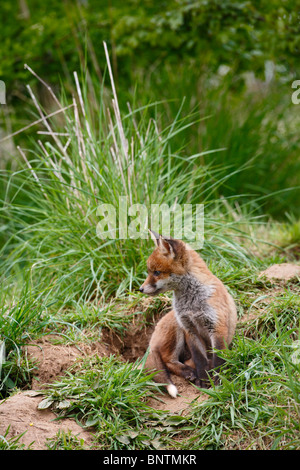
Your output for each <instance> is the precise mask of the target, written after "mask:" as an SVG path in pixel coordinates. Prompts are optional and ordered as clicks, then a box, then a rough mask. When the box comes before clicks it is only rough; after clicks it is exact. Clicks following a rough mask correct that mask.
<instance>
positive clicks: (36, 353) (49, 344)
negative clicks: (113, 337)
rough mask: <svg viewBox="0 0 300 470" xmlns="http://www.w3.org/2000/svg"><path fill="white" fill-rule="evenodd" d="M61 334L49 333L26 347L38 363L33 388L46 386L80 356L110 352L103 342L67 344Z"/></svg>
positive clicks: (29, 355) (27, 351) (32, 358)
mask: <svg viewBox="0 0 300 470" xmlns="http://www.w3.org/2000/svg"><path fill="white" fill-rule="evenodd" d="M60 342H61V337H60V336H59V335H47V336H44V337H42V338H40V339H39V340H37V341H34V342H32V343H31V344H30V345H28V346H27V347H26V354H27V357H28V358H29V359H30V360H31V361H32V362H33V363H35V364H36V370H35V372H34V378H33V380H32V383H31V388H32V389H33V390H39V389H41V388H45V387H46V386H47V384H49V383H51V382H53V380H56V379H57V378H58V377H60V376H61V375H63V374H64V371H65V370H66V369H67V368H68V367H70V366H71V365H72V364H73V363H74V362H75V361H76V360H77V359H78V358H79V357H83V356H85V355H91V354H95V353H98V354H99V355H101V356H102V355H106V354H109V352H110V351H109V348H108V346H106V345H105V344H102V343H93V344H83V343H80V344H78V345H76V346H75V345H66V344H60Z"/></svg>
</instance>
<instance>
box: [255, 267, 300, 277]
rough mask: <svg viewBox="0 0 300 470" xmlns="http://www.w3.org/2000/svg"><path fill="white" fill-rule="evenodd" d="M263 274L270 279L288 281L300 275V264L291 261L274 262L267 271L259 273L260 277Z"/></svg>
mask: <svg viewBox="0 0 300 470" xmlns="http://www.w3.org/2000/svg"><path fill="white" fill-rule="evenodd" d="M262 276H266V278H267V279H269V280H271V279H277V280H280V281H288V280H290V279H293V278H294V277H296V276H300V266H298V265H297V264H291V263H282V264H273V265H272V266H270V267H269V268H267V269H266V270H265V271H262V272H261V273H259V277H262Z"/></svg>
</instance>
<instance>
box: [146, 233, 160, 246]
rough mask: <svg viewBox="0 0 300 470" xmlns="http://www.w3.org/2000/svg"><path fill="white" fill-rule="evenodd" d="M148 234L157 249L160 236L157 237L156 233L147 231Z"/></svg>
mask: <svg viewBox="0 0 300 470" xmlns="http://www.w3.org/2000/svg"><path fill="white" fill-rule="evenodd" d="M149 233H150V235H151V238H152V240H153V241H154V243H155V246H157V247H158V245H159V237H160V235H159V234H158V233H156V232H154V231H153V230H150V229H149Z"/></svg>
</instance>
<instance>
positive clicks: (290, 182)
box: [0, 0, 300, 449]
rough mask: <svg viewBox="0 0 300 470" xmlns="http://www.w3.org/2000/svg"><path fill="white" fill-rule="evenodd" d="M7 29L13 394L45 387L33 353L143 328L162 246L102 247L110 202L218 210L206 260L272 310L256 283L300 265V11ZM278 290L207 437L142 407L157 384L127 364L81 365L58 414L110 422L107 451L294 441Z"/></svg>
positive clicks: (3, 128)
mask: <svg viewBox="0 0 300 470" xmlns="http://www.w3.org/2000/svg"><path fill="white" fill-rule="evenodd" d="M0 16H1V25H2V27H1V30H0V40H1V49H0V79H1V80H3V81H4V82H5V84H6V99H7V104H6V105H0V178H1V179H0V223H1V225H0V283H1V284H0V315H1V318H0V374H1V375H0V378H1V390H0V393H1V395H2V396H3V397H5V396H7V395H9V394H10V393H11V392H13V391H14V390H16V387H24V386H25V387H26V386H28V384H30V380H31V377H32V373H33V369H34V368H33V367H32V366H31V365H30V364H28V362H27V361H26V358H25V357H24V346H25V345H26V344H28V341H29V340H32V339H34V338H37V337H39V336H40V335H43V334H47V333H49V332H57V333H59V334H61V335H62V337H66V338H68V340H70V338H71V340H72V341H74V342H76V341H78V338H80V339H82V337H83V336H85V335H86V331H87V330H89V329H90V330H91V331H93V333H94V331H95V328H96V329H97V328H100V329H101V328H109V329H111V330H114V331H118V333H119V334H126V329H127V327H128V325H129V324H130V322H131V321H132V319H133V317H134V315H131V314H128V311H131V310H130V309H131V307H132V305H139V302H140V300H141V298H140V294H139V293H137V287H138V286H139V284H140V282H141V280H142V279H143V277H144V275H145V261H146V258H147V256H148V254H149V252H150V249H151V248H150V247H149V242H148V241H147V240H143V241H140V240H138V241H135V240H132V239H128V240H104V241H103V240H100V239H99V237H98V236H97V233H96V225H97V222H98V221H99V217H98V216H97V208H98V206H99V204H100V203H102V202H104V203H111V204H113V205H114V206H115V207H116V208H118V205H119V197H120V196H123V197H124V196H126V197H127V199H128V201H129V202H130V203H140V202H142V203H145V204H147V205H150V204H151V203H156V204H161V203H163V202H164V203H167V204H168V205H169V206H171V205H173V204H174V203H175V202H178V203H181V204H184V203H193V204H196V203H204V204H205V244H204V247H203V250H202V255H203V257H204V258H205V260H206V261H207V262H208V264H209V267H210V268H211V269H212V270H213V272H214V273H215V274H216V275H217V276H219V277H220V278H221V279H222V280H223V281H224V282H225V283H226V284H227V285H228V287H229V289H230V290H231V292H232V293H233V295H234V297H235V300H236V302H237V305H238V308H239V316H240V317H242V316H243V314H245V313H250V312H252V311H253V305H255V304H256V302H259V301H261V298H265V297H264V296H266V297H267V296H269V295H270V296H271V298H273V291H272V290H270V285H269V284H268V283H264V282H263V281H261V280H260V279H258V277H257V276H258V273H259V271H260V270H261V269H263V268H265V267H267V266H268V265H269V264H272V263H274V262H283V261H287V260H292V261H293V262H298V259H299V240H300V224H299V215H300V213H299V175H300V172H299V166H300V158H299V143H298V142H299V139H298V134H299V124H300V122H299V121H300V119H299V108H298V106H297V105H295V104H293V103H292V101H291V96H292V92H293V91H294V90H293V89H292V87H291V85H292V82H293V80H295V79H297V78H298V79H299V73H300V72H299V70H298V64H297V58H298V57H299V52H300V50H299V49H300V29H299V28H300V26H299V21H300V20H299V11H298V10H297V8H296V7H295V3H294V2H290V1H286V2H284V3H283V2H279V1H278V2H277V1H276V0H273V1H259V2H258V1H257V2H256V1H245V2H236V1H227V0H226V1H221V0H213V1H204V0H199V1H188V0H184V1H173V0H172V1H166V2H159V4H158V3H157V2H153V1H150V0H146V1H144V2H139V1H137V0H131V1H113V2H102V1H91V0H88V1H86V2H83V1H79V0H78V1H77V2H71V1H63V2H61V1H56V0H55V1H51V2H39V1H36V0H20V1H19V2H15V3H14V2H9V1H5V0H4V1H2V3H1V12H0ZM103 41H105V43H106V44H107V48H108V54H109V57H110V63H111V69H112V70H111V71H112V75H113V79H112V75H111V73H110V70H109V69H108V56H107V55H106V54H105V48H104V46H103ZM24 64H27V65H26V67H24ZM74 72H75V73H74ZM114 87H115V89H116V93H115V92H114ZM112 99H113V100H114V102H112ZM51 113H53V115H52V117H48V118H47V119H46V118H45V116H48V115H49V114H51ZM36 121H38V122H37V123H36ZM34 123H36V124H34ZM277 294H278V295H275V297H274V299H273V303H271V304H270V303H267V302H266V304H265V305H264V306H263V308H262V312H261V311H260V313H262V314H261V315H260V316H259V319H255V321H254V322H253V324H252V323H251V324H250V326H249V324H247V325H246V326H243V325H242V326H241V327H240V330H239V331H238V334H237V337H236V340H235V343H234V346H233V349H232V351H230V352H227V363H228V368H227V369H226V370H225V371H224V375H223V381H222V386H221V387H220V388H213V389H212V391H211V399H210V400H208V401H207V402H206V404H205V405H203V406H202V405H201V406H199V405H195V407H194V409H193V410H192V411H191V414H190V415H189V420H190V424H188V422H187V421H185V420H184V418H182V417H178V416H173V417H171V418H170V417H167V418H166V416H163V417H162V416H158V415H155V416H154V415H151V412H150V411H149V409H148V408H147V406H146V405H145V403H143V404H142V405H141V407H140V408H139V403H137V400H136V390H137V388H139V387H140V388H142V390H148V391H149V393H151V391H152V390H153V384H149V383H148V380H146V379H145V377H144V376H143V374H142V373H140V372H137V370H136V369H135V367H134V366H132V365H128V364H125V365H124V363H119V362H118V360H117V359H115V358H110V359H107V360H106V359H105V358H104V359H101V358H100V359H99V358H98V359H99V361H98V359H95V358H93V359H91V361H95V360H96V362H97V361H98V362H97V364H98V365H97V368H98V370H99V371H101V374H100V375H99V374H98V375H97V374H96V375H93V374H92V373H91V372H90V369H91V367H90V365H89V364H88V363H87V362H86V363H83V364H82V368H81V369H80V370H79V371H78V370H75V371H71V372H70V373H69V375H68V376H66V377H65V378H64V379H63V380H62V381H61V382H59V383H58V384H56V385H55V386H54V387H53V389H51V390H49V391H48V394H49V395H50V402H51V403H52V404H53V403H56V402H59V401H60V400H61V401H62V400H65V401H66V403H69V405H70V406H66V414H69V415H71V416H73V417H74V416H75V417H76V418H77V419H78V420H83V421H84V419H87V420H89V421H88V422H90V421H93V423H94V425H95V427H96V430H97V432H98V433H99V435H98V445H99V443H101V445H102V447H103V448H109V447H112V446H114V447H116V448H141V449H142V448H155V447H156V446H160V445H164V446H168V445H169V446H171V447H174V446H175V447H176V446H180V445H182V446H183V447H185V448H224V447H225V448H230V447H231V446H233V447H237V448H239V446H240V447H243V448H245V447H247V446H249V447H250V448H253V447H255V446H257V447H258V448H271V447H273V448H297V446H299V422H298V421H297V418H299V383H298V381H297V380H298V378H299V364H298V365H297V364H294V363H293V361H291V359H290V354H289V353H290V352H291V351H293V350H294V348H295V347H296V346H295V345H297V344H298V343H297V338H298V330H297V328H298V314H299V302H298V294H299V282H298V281H297V280H296V281H295V282H294V281H293V282H292V283H290V284H288V286H287V287H286V288H285V289H283V290H280V291H279V292H277ZM120 299H121V300H122V302H123V303H122V307H121V308H120V306H119V302H120ZM140 310H141V309H139V311H140ZM125 312H126V314H125ZM87 336H88V335H87ZM93 337H94V336H93ZM274 357H276V358H277V359H276V360H275V361H274V360H273V359H274ZM122 377H123V378H124V380H123V379H122ZM232 377H235V379H234V380H233V381H232V379H231V378H232ZM125 379H126V380H125ZM103 380H105V381H108V382H110V383H112V384H114V385H113V389H112V390H111V391H112V392H113V393H112V394H110V393H109V391H108V392H107V394H104V396H103V387H102V388H101V387H100V385H99V384H100V383H102V382H101V381H103ZM93 384H94V385H95V384H96V385H97V386H96V385H95V387H94V388H93V387H92V385H93ZM98 385H99V387H98ZM77 387H78V388H77ZM74 390H77V391H78V390H81V392H82V393H84V394H85V397H86V398H85V402H84V406H83V405H82V407H81V408H80V404H78V402H77V401H76V400H77V398H76V396H73V395H72V393H75V392H74ZM91 390H93V392H92V396H91V395H90V391H91ZM125 392H126V393H125ZM124 393H125V395H126V400H128V401H126V400H124V399H123V400H121V399H120V397H124ZM145 393H146V392H145ZM75 395H76V394H75ZM99 403H102V405H101V406H100V408H101V411H100V412H98V411H97V410H98V409H99V406H98V405H99ZM106 403H109V405H108V406H107V407H106ZM270 403H271V404H270ZM129 408H131V411H130V412H129ZM145 413H146V415H147V419H146V418H145V416H146V415H145ZM147 413H150V414H147ZM103 419H104V420H105V427H104V428H103V427H101V426H100V424H99V423H100V421H99V420H103ZM147 420H148V421H147ZM149 420H152V421H151V426H152V427H151V426H149V427H148V424H147V422H150V421H149ZM199 420H200V421H201V432H200V431H199V428H200V426H199V422H200V421H199ZM101 422H103V421H101ZM153 423H155V424H153ZM166 429H168V432H165V430H166ZM141 430H142V431H141ZM178 435H179V438H178ZM120 436H123V438H120ZM124 436H125V437H124ZM174 439H175V440H174ZM12 445H13V446H15V445H17V442H14V443H12ZM54 448H55V445H54Z"/></svg>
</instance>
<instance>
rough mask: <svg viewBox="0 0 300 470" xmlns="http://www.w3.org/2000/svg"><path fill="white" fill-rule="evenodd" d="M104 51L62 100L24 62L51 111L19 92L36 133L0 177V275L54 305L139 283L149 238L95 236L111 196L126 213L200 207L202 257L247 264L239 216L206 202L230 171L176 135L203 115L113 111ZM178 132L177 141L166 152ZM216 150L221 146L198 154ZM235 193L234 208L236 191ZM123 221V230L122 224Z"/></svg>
mask: <svg viewBox="0 0 300 470" xmlns="http://www.w3.org/2000/svg"><path fill="white" fill-rule="evenodd" d="M105 52H106V57H107V64H108V67H107V74H106V76H105V77H104V81H103V83H102V84H101V86H99V84H96V86H93V84H92V83H91V81H90V80H88V78H87V74H85V73H82V75H81V77H80V78H79V77H78V74H77V73H76V72H74V83H75V87H76V94H75V95H74V96H72V98H67V96H66V94H65V93H64V92H62V95H61V97H60V98H59V99H58V98H57V97H56V96H55V95H54V93H53V91H52V89H51V88H50V87H49V86H47V85H46V83H45V82H44V81H43V80H42V79H41V78H40V77H38V76H37V75H36V74H35V72H34V71H33V70H32V69H31V68H30V67H28V66H27V69H28V71H29V72H31V73H32V74H34V76H35V77H36V78H37V80H39V81H40V82H41V83H42V84H43V85H45V86H46V87H47V88H46V89H47V91H48V93H49V94H50V96H51V98H52V101H53V103H54V106H55V111H53V112H52V113H50V114H46V112H45V111H44V109H43V108H42V106H41V104H40V103H39V102H38V100H37V99H36V97H35V94H34V92H33V90H32V89H31V87H30V86H27V89H28V92H29V94H30V96H31V98H32V101H33V104H34V107H35V110H36V114H37V115H36V119H35V121H34V123H33V124H37V123H38V124H39V125H40V126H42V128H40V129H39V130H38V135H37V138H36V141H34V142H33V144H34V145H33V148H34V150H32V149H30V150H29V149H25V148H20V147H19V148H18V150H19V152H20V156H21V157H22V160H23V161H24V166H23V167H22V168H21V169H19V170H17V171H13V172H10V173H9V172H7V171H6V172H5V174H4V175H5V178H6V179H7V189H6V192H5V195H4V198H3V201H2V210H1V212H2V214H1V217H2V219H4V222H5V224H6V234H5V243H4V245H3V247H2V248H1V254H0V255H1V259H2V262H1V264H2V279H4V278H5V277H7V276H8V275H9V274H12V275H16V274H17V275H18V276H20V278H22V276H23V275H24V276H27V275H28V274H30V279H31V281H32V286H33V288H34V287H35V286H38V289H39V290H43V289H45V288H46V289H47V291H48V292H50V291H51V292H52V293H53V295H54V297H55V300H56V302H58V305H59V304H60V305H62V304H67V303H68V302H71V301H72V299H74V298H76V299H77V300H79V301H85V300H87V299H92V298H93V299H95V298H99V297H106V296H107V295H111V294H117V295H120V294H121V293H122V292H124V291H126V290H127V291H128V290H132V289H133V288H134V287H136V286H137V285H138V283H139V281H140V280H141V279H142V277H143V273H144V270H145V258H146V257H147V255H148V253H149V249H150V248H149V242H148V241H147V240H144V239H142V240H140V239H139V240H134V239H131V238H130V237H125V238H124V237H122V236H121V233H119V231H118V225H117V230H116V232H117V233H116V237H115V239H114V238H109V236H108V237H107V238H104V237H103V236H102V238H101V236H99V232H97V225H98V223H99V221H100V220H102V219H101V217H100V216H99V212H98V208H99V206H100V205H101V204H108V205H110V206H111V207H113V208H114V210H115V212H116V214H117V216H119V210H120V201H121V198H123V199H122V200H123V201H124V200H125V201H126V203H127V204H128V207H135V208H136V209H138V206H134V204H144V205H145V206H146V207H147V208H150V206H151V204H158V205H160V204H163V203H164V204H167V205H168V206H169V207H174V205H176V204H187V203H189V204H204V205H205V207H204V214H205V226H204V228H205V241H206V243H205V245H204V250H203V253H204V255H207V256H212V257H219V258H222V260H223V261H224V262H226V260H227V261H228V260H230V262H232V260H234V261H235V262H236V263H243V264H245V263H246V264H247V263H248V262H249V257H248V255H247V253H246V251H245V249H244V248H242V246H241V240H242V239H243V237H247V224H248V223H249V217H248V212H247V210H246V209H245V210H240V212H239V214H238V216H237V215H236V213H235V212H234V211H233V210H232V209H231V207H232V201H235V199H236V198H234V197H232V198H229V199H227V200H225V199H224V198H223V199H220V200H219V199H217V200H215V199H214V198H212V197H211V196H212V194H213V193H214V191H215V189H216V188H217V187H218V185H220V184H222V183H224V182H225V181H226V180H227V179H229V178H230V176H231V174H230V172H229V173H227V175H226V176H224V172H223V169H222V168H220V167H218V166H216V167H214V166H212V165H210V164H203V163H202V160H201V157H202V156H203V153H198V154H194V155H189V154H187V153H186V151H185V144H186V142H185V139H184V136H185V131H186V130H187V129H188V128H189V127H190V126H192V125H194V124H195V123H197V122H199V120H201V119H205V118H200V117H199V114H198V113H192V114H189V115H188V116H184V117H182V115H181V108H180V109H179V110H178V113H177V115H176V116H175V119H174V120H173V122H172V123H171V124H170V125H168V126H166V127H165V128H163V129H160V128H159V125H158V109H159V103H153V104H149V105H148V106H143V107H139V108H137V109H134V110H132V109H131V106H130V104H128V112H127V113H122V114H121V112H120V108H119V105H118V97H117V93H116V89H115V85H114V80H113V75H112V71H111V67H110V61H109V56H108V52H107V48H106V45H105ZM105 79H109V82H110V85H111V90H112V92H111V93H112V99H110V95H109V93H108V91H107V88H106V87H105V85H104V83H105ZM179 135H181V137H182V145H181V146H180V147H179V148H178V147H176V148H175V146H174V138H175V137H176V141H177V142H178V136H179ZM31 148H32V146H31ZM216 151H218V152H221V151H222V149H215V150H213V149H211V150H208V151H206V152H205V153H212V152H216ZM235 171H237V170H235ZM237 197H239V202H240V205H239V209H241V207H242V206H243V202H242V201H243V199H242V195H239V196H237ZM149 213H150V211H149ZM135 215H136V214H135ZM121 217H122V214H121ZM125 217H126V218H127V223H128V225H129V223H130V220H132V219H130V215H128V214H126V215H125ZM150 224H151V221H150V220H148V227H140V229H141V230H146V229H147V228H150ZM243 224H244V225H243ZM243 227H244V228H245V227H246V230H243ZM108 229H109V227H108ZM25 273H26V274H25Z"/></svg>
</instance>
